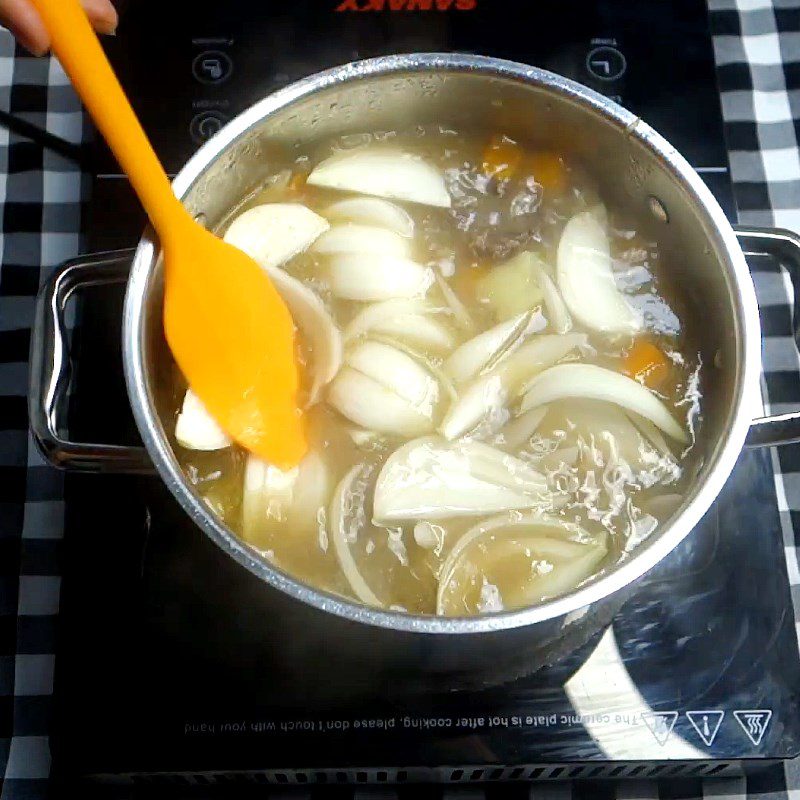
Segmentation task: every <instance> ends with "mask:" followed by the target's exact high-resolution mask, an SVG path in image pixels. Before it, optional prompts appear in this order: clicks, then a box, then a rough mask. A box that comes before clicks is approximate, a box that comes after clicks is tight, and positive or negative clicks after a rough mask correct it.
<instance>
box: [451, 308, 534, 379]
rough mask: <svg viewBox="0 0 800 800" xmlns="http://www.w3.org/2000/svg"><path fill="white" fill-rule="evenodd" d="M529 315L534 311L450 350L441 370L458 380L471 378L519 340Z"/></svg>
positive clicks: (501, 324) (516, 317)
mask: <svg viewBox="0 0 800 800" xmlns="http://www.w3.org/2000/svg"><path fill="white" fill-rule="evenodd" d="M530 318H531V312H530V311H526V312H524V313H522V314H517V316H515V317H512V318H511V319H508V320H506V321H505V322H501V323H500V324H499V325H495V326H494V327H493V328H489V330H488V331H484V332H483V333H479V334H478V335H477V336H475V337H473V338H472V339H470V340H469V341H467V342H464V344H462V345H461V347H459V348H458V349H456V350H455V351H454V352H453V353H451V355H450V357H449V358H448V359H447V360H446V361H445V362H444V364H443V365H442V369H443V370H444V371H445V373H446V374H448V375H449V376H450V377H451V378H452V379H453V380H454V381H456V382H457V383H464V382H465V381H468V380H471V379H472V378H474V377H475V376H476V375H478V374H479V373H480V372H482V371H483V370H484V369H485V368H486V367H487V366H489V365H490V364H491V363H492V362H494V361H497V359H498V358H499V357H500V356H501V355H502V354H503V353H504V352H505V351H506V350H507V349H508V348H509V347H510V346H511V345H512V344H513V343H514V342H515V341H516V340H517V339H519V337H520V336H521V335H522V334H523V333H524V331H525V328H526V327H527V325H528V322H530Z"/></svg>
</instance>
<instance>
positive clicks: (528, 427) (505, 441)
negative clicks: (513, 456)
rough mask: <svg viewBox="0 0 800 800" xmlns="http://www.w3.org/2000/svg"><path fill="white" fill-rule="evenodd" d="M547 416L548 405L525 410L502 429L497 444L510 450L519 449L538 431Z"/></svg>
mask: <svg viewBox="0 0 800 800" xmlns="http://www.w3.org/2000/svg"><path fill="white" fill-rule="evenodd" d="M546 416H547V406H538V407H536V408H531V409H530V410H529V411H524V412H523V413H522V414H520V415H519V416H518V417H516V418H515V419H512V420H511V422H509V423H508V424H507V425H505V426H504V427H503V428H502V429H501V431H500V432H499V433H498V434H497V438H496V442H497V444H498V445H500V446H501V447H505V448H506V449H508V450H517V449H519V448H520V447H522V446H523V445H524V444H526V443H527V442H528V441H529V440H530V438H531V436H533V434H534V433H536V429H537V428H538V427H539V425H541V423H542V420H543V419H544V418H545V417H546Z"/></svg>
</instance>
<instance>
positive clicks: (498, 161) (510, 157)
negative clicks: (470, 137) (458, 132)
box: [483, 133, 522, 178]
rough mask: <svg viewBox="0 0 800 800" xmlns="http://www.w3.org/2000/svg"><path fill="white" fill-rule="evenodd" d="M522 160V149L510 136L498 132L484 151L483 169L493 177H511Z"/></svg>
mask: <svg viewBox="0 0 800 800" xmlns="http://www.w3.org/2000/svg"><path fill="white" fill-rule="evenodd" d="M521 162H522V150H521V149H520V147H519V145H518V144H517V143H516V142H515V141H514V140H513V139H509V138H508V136H504V135H503V134H500V133H496V134H495V135H494V136H492V138H491V139H489V143H488V144H487V145H486V148H485V149H484V151H483V171H484V172H485V173H486V174H487V175H489V176H490V177H492V178H511V177H513V175H514V173H515V172H516V171H517V169H518V168H519V165H520V163H521Z"/></svg>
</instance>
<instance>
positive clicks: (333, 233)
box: [311, 224, 410, 258]
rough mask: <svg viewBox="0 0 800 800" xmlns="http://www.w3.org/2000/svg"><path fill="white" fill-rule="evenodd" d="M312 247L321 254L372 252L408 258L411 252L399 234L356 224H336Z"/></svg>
mask: <svg viewBox="0 0 800 800" xmlns="http://www.w3.org/2000/svg"><path fill="white" fill-rule="evenodd" d="M311 249H312V250H313V251H314V252H315V253H320V254H321V255H339V254H341V253H372V254H375V255H387V256H397V257H398V258H407V257H408V255H409V252H410V248H409V246H408V242H407V240H406V239H404V238H403V237H402V236H400V235H399V234H397V233H394V232H392V231H387V230H386V229H385V228H376V227H374V226H371V225H355V224H344V225H334V226H333V227H332V228H331V229H330V230H327V231H325V233H323V234H322V235H321V236H320V237H319V238H318V239H317V240H316V241H315V242H314V244H313V245H312V247H311Z"/></svg>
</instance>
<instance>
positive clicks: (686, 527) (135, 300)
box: [122, 53, 761, 634]
mask: <svg viewBox="0 0 800 800" xmlns="http://www.w3.org/2000/svg"><path fill="white" fill-rule="evenodd" d="M432 70H433V71H436V70H442V71H445V72H450V73H474V74H478V75H485V76H487V77H494V78H497V79H501V80H503V79H505V80H515V81H521V82H523V83H532V84H535V85H539V86H542V87H544V88H547V89H548V90H549V91H552V92H554V93H556V94H558V95H561V96H562V97H565V98H568V99H570V100H572V101H574V102H577V103H578V104H579V105H581V106H583V107H584V108H586V109H587V110H590V111H594V112H599V113H600V114H601V115H602V116H604V117H605V118H606V119H607V120H608V121H610V122H612V123H615V124H616V126H617V127H618V128H619V130H620V134H623V133H624V134H625V135H626V136H627V137H629V138H632V139H636V140H638V141H639V142H641V143H642V144H644V145H645V146H646V147H647V148H648V149H649V150H650V151H652V152H653V153H654V154H655V155H656V157H657V158H658V159H659V160H660V161H661V163H662V165H663V166H664V168H665V169H666V170H667V171H668V172H669V173H670V174H671V175H672V176H673V178H675V179H676V180H678V181H679V182H680V183H681V184H682V187H683V189H684V190H685V192H686V193H687V194H688V195H689V198H690V202H692V203H694V204H695V206H696V207H697V209H698V211H699V212H700V214H701V215H702V216H703V217H704V218H705V219H704V221H705V223H706V227H707V230H708V233H709V236H710V237H711V238H712V239H713V240H714V245H715V248H716V251H717V252H718V253H719V254H720V256H721V259H720V262H721V264H722V266H723V267H724V268H725V269H726V272H727V277H728V280H729V281H730V285H731V290H732V294H733V295H734V299H735V302H736V306H737V307H736V309H735V319H736V326H737V330H736V338H737V347H738V349H739V352H738V359H739V363H740V370H739V380H738V382H737V385H736V396H735V398H733V402H732V415H731V420H732V422H731V424H730V425H729V428H728V430H727V433H726V435H725V440H724V443H723V445H722V447H721V448H720V449H719V451H718V452H717V456H716V463H715V464H714V465H713V467H712V468H711V470H710V472H709V473H708V476H707V478H706V480H705V482H704V483H703V485H702V486H700V488H699V489H698V490H697V492H696V494H695V495H694V497H693V498H692V500H691V501H690V502H689V503H688V505H686V506H685V508H684V509H683V511H682V512H681V513H680V514H679V515H677V516H674V517H673V519H672V520H670V521H669V522H668V524H666V525H665V526H664V527H663V528H662V529H661V531H660V532H659V534H658V536H657V537H655V538H654V539H652V540H650V541H648V542H645V543H644V544H643V545H642V546H641V547H640V548H639V549H638V550H637V551H636V552H635V555H633V556H632V557H631V558H630V559H629V560H628V561H626V562H624V563H623V564H621V565H619V566H617V567H616V568H615V569H614V570H613V571H612V572H609V573H608V574H605V575H602V576H601V577H600V578H597V579H596V580H593V581H590V582H589V583H587V584H586V585H585V586H582V587H580V588H578V589H576V590H575V591H573V592H571V593H569V594H567V595H564V596H562V597H558V598H555V599H553V600H549V601H546V602H544V603H541V604H539V605H536V606H531V607H529V608H524V609H520V610H516V611H509V612H502V613H499V614H492V615H487V616H478V617H437V616H433V615H430V616H422V615H412V614H406V613H402V612H394V611H384V610H379V609H376V608H372V607H368V606H364V605H361V604H358V603H356V602H354V601H350V600H346V599H344V598H341V597H338V596H335V595H332V594H329V593H327V592H324V591H321V590H318V589H314V588H313V587H311V586H309V585H306V584H305V583H302V582H301V581H299V580H296V579H295V578H293V577H291V576H290V575H288V574H286V573H284V572H282V571H280V570H279V569H277V568H276V567H274V566H272V565H270V564H269V563H268V562H267V561H266V559H262V558H261V557H259V556H258V555H257V554H256V553H255V552H254V551H252V550H251V549H250V548H249V546H248V545H246V544H244V543H243V542H241V541H240V540H239V539H238V538H237V537H236V536H235V534H234V533H233V532H232V531H231V530H230V529H229V528H227V526H225V525H224V524H223V523H222V522H220V521H219V520H218V519H217V518H216V517H215V516H213V514H212V513H211V511H210V510H209V509H208V508H207V507H206V506H205V505H204V504H203V502H202V501H201V500H200V499H199V497H198V496H196V495H195V494H194V493H193V492H192V491H191V490H190V489H189V488H188V485H187V484H186V481H185V479H184V478H183V475H182V473H181V471H180V468H179V467H178V464H177V462H176V461H175V459H174V456H173V455H172V452H171V449H170V447H169V446H168V443H167V441H166V438H165V437H163V436H161V435H160V434H159V432H158V426H157V425H156V424H154V420H155V418H156V414H155V409H154V405H153V402H152V398H151V397H150V395H149V393H148V391H147V383H146V380H145V373H144V360H143V329H142V323H143V309H144V297H145V291H146V288H147V279H148V276H149V273H150V270H151V268H152V266H153V264H154V263H156V260H157V255H158V252H157V248H156V239H155V235H154V233H153V231H152V229H151V228H149V227H148V228H147V229H146V230H145V232H144V233H143V236H142V239H141V240H140V242H139V245H138V247H137V249H136V253H135V255H134V258H133V264H132V268H131V274H130V279H129V282H128V289H127V293H126V297H125V308H124V313H123V342H122V349H123V362H124V368H125V378H126V383H127V388H128V395H129V398H130V401H131V406H132V409H133V413H134V417H135V419H136V424H137V426H138V428H139V431H140V433H141V436H142V440H143V442H144V444H145V447H146V448H147V450H148V452H149V454H150V456H151V458H152V460H153V463H154V465H155V467H156V469H157V470H158V472H159V474H160V476H161V478H162V479H163V480H164V482H165V483H166V485H167V487H168V488H169V490H170V491H171V492H172V494H173V495H174V496H175V498H176V499H177V500H178V502H179V503H180V504H181V506H182V507H183V508H184V510H185V511H186V512H187V514H188V515H189V517H190V518H191V519H192V520H193V521H194V522H195V524H197V525H198V526H199V527H200V528H201V529H202V530H203V531H204V532H205V533H206V534H207V535H208V536H209V537H210V538H211V539H212V541H214V542H215V543H216V544H217V545H218V546H219V547H220V548H221V549H222V550H223V551H224V552H225V553H227V554H228V555H229V556H231V557H233V558H234V559H235V560H236V561H238V562H239V563H240V564H241V565H243V566H244V567H246V568H247V569H248V570H250V572H252V573H253V574H254V575H256V576H257V577H259V578H260V579H262V580H263V581H265V582H266V583H268V584H270V585H271V586H273V587H274V588H275V589H277V590H279V591H281V592H284V593H286V594H287V595H289V596H291V597H293V598H295V599H296V600H299V601H301V602H303V603H307V604H309V605H311V606H313V607H316V608H318V609H320V610H321V611H325V612H329V613H332V614H335V615H336V616H339V617H342V618H344V619H347V620H350V621H352V622H356V623H366V624H368V625H374V626H378V627H382V628H388V629H394V630H396V631H402V632H410V633H422V634H474V633H489V632H492V631H503V630H509V629H514V628H520V627H523V626H528V625H533V624H535V623H541V622H544V621H546V620H552V619H554V618H558V617H561V616H567V615H572V616H571V619H577V618H578V617H579V616H582V614H581V613H580V612H581V610H582V609H585V607H586V606H589V605H590V604H592V603H595V602H598V601H600V600H602V599H604V598H605V597H608V596H609V595H611V594H613V593H615V592H617V591H619V590H620V589H622V588H624V587H625V586H627V585H629V584H630V583H632V582H633V581H635V580H636V579H637V578H639V577H641V576H642V575H643V574H644V573H645V572H647V571H648V570H650V569H651V568H652V567H654V566H655V565H656V564H657V563H658V562H659V561H661V559H662V558H664V556H666V555H667V554H668V553H669V552H671V551H672V550H673V549H674V548H675V547H676V546H677V545H678V543H679V542H681V541H682V540H683V539H684V537H685V536H686V535H687V534H688V533H689V532H690V531H691V530H692V529H693V528H694V527H695V525H696V524H697V523H698V522H699V521H700V519H701V517H702V516H703V515H704V514H705V512H706V511H707V510H708V508H709V507H710V505H711V504H712V502H713V501H714V500H715V498H716V497H717V495H718V494H719V492H720V491H721V489H722V487H723V485H724V483H725V481H726V480H727V478H728V476H729V474H730V472H731V470H732V469H733V466H734V464H735V463H736V459H737V458H738V455H739V453H740V451H741V449H742V447H743V445H744V441H745V436H746V434H747V430H748V428H749V425H750V422H751V417H750V413H749V411H748V408H747V407H746V397H747V387H748V386H752V385H757V380H758V373H759V369H760V342H761V332H760V323H759V316H758V306H757V304H756V297H755V290H754V288H753V283H752V279H751V277H750V273H749V269H748V267H747V264H746V262H745V259H744V255H743V253H742V250H741V248H740V247H739V245H738V242H737V240H736V236H735V234H734V232H733V229H732V228H731V226H730V223H729V222H728V220H727V218H726V217H725V215H724V213H723V211H722V209H721V208H720V207H719V205H718V203H717V201H716V200H715V198H714V196H713V195H712V194H711V191H710V190H709V189H708V188H707V187H706V185H705V183H704V182H703V181H702V179H701V178H700V177H699V176H698V175H697V173H696V172H695V171H694V169H693V168H692V167H691V166H690V165H689V163H688V162H687V161H686V160H685V159H684V158H683V156H681V155H680V154H679V153H678V152H677V150H675V148H674V147H672V145H670V144H669V143H668V142H667V141H666V140H665V139H664V138H663V137H662V136H661V135H660V134H658V133H656V132H655V131H654V130H653V129H652V128H651V127H650V126H649V125H647V124H646V123H644V122H642V120H640V119H639V118H638V117H636V116H635V115H634V114H632V113H631V112H630V111H628V110H627V109H625V108H623V107H622V106H619V105H617V104H616V103H614V102H612V101H611V100H609V99H608V98H607V97H605V96H603V95H601V94H598V93H597V92H595V91H593V90H591V89H589V88H587V87H585V86H582V85H581V84H578V83H576V82H574V81H572V80H569V79H567V78H564V77H562V76H560V75H556V74H554V73H552V72H548V71H546V70H542V69H538V68H536V67H531V66H528V65H526V64H520V63H517V62H512V61H506V60H502V59H497V58H491V57H487V56H477V55H459V54H447V53H415V54H408V55H390V56H383V57H379V58H373V59H368V60H364V61H356V62H352V63H349V64H345V65H342V66H339V67H334V68H332V69H329V70H326V71H324V72H320V73H316V74H314V75H311V76H309V77H307V78H304V79H302V80H300V81H297V82H296V83H293V84H291V85H289V86H287V87H285V88H284V89H281V90H279V91H277V92H275V93H273V94H270V95H268V96H267V97H265V98H264V99H263V100H260V101H259V102H257V103H255V104H254V105H252V106H251V107H250V108H248V109H247V110H246V111H244V112H243V113H242V114H240V115H239V116H237V117H235V118H234V119H233V120H232V121H231V122H229V123H228V124H227V125H226V126H225V127H224V128H223V129H222V130H221V131H220V132H219V133H218V134H217V135H216V136H214V137H213V138H212V139H210V140H209V141H208V142H206V144H204V145H203V146H202V147H201V148H200V149H199V150H198V151H197V152H196V153H195V154H194V155H193V156H192V157H191V158H190V159H189V161H188V162H187V163H186V165H185V166H184V167H183V169H181V171H180V172H179V173H178V175H177V177H176V178H175V180H174V181H173V189H174V191H175V194H176V195H177V196H178V197H180V198H183V197H185V195H186V193H187V192H188V191H189V189H190V188H191V187H192V185H193V184H194V182H195V181H196V180H197V179H198V178H199V176H200V175H201V174H202V172H203V171H204V170H205V168H206V167H207V166H208V165H209V164H210V163H211V162H212V161H213V160H214V159H215V158H217V157H218V156H219V155H220V154H221V153H222V152H223V151H225V150H226V148H228V147H229V146H230V145H231V144H232V143H233V142H235V141H236V140H237V139H239V138H240V137H242V136H243V135H245V134H246V133H247V132H248V131H249V130H250V129H251V128H252V127H253V126H255V125H256V124H258V123H259V122H260V121H261V120H262V119H263V118H264V117H265V116H267V115H269V114H272V113H274V112H276V111H278V110H280V109H283V108H284V107H286V106H288V105H290V104H292V103H294V102H295V101H297V100H300V99H301V98H304V97H307V96H309V95H313V94H315V93H317V92H319V91H320V90H323V89H326V88H329V87H331V86H335V85H337V84H340V83H344V82H351V81H357V80H363V79H369V78H375V77H381V76H388V75H393V74H398V73H409V72H411V73H413V72H429V71H432ZM726 262H727V263H726ZM576 612H577V613H576ZM567 621H568V620H565V622H567Z"/></svg>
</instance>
